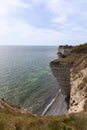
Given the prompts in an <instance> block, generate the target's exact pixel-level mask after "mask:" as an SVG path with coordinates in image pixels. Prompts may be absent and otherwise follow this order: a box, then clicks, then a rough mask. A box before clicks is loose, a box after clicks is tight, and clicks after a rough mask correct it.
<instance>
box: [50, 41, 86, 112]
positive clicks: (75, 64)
mask: <svg viewBox="0 0 87 130" xmlns="http://www.w3.org/2000/svg"><path fill="white" fill-rule="evenodd" d="M58 51H59V52H58V55H59V57H60V58H59V59H57V60H54V61H52V62H51V63H50V66H51V70H52V72H53V75H54V76H55V77H56V79H57V80H58V83H59V85H60V88H61V92H62V94H63V95H66V96H67V98H68V104H69V109H68V111H69V112H70V113H72V112H73V113H74V112H80V111H83V110H86V109H87V43H85V44H82V45H79V46H74V47H72V46H70V47H69V46H65V47H64V46H60V47H59V49H58Z"/></svg>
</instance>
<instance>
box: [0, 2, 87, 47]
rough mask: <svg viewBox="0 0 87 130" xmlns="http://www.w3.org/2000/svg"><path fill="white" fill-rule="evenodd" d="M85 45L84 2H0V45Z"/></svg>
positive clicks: (86, 13) (86, 6) (86, 16)
mask: <svg viewBox="0 0 87 130" xmlns="http://www.w3.org/2000/svg"><path fill="white" fill-rule="evenodd" d="M85 42H87V0H1V1H0V45H40V46H43V45H47V46H58V45H63V44H69V45H76V44H81V43H85Z"/></svg>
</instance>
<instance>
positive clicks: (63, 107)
mask: <svg viewBox="0 0 87 130" xmlns="http://www.w3.org/2000/svg"><path fill="white" fill-rule="evenodd" d="M66 98H67V96H66V95H63V94H62V92H61V89H59V91H58V93H57V95H56V96H55V98H53V100H52V101H51V102H50V103H49V104H48V106H47V107H46V108H45V110H44V111H43V113H42V116H43V115H55V116H57V115H58V116H60V115H64V114H66V113H67V112H68V102H67V101H66Z"/></svg>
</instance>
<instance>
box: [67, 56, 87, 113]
mask: <svg viewBox="0 0 87 130" xmlns="http://www.w3.org/2000/svg"><path fill="white" fill-rule="evenodd" d="M70 74H71V78H70V80H71V92H70V109H69V112H70V113H76V112H80V111H83V110H86V109H87V56H85V57H84V58H82V59H80V60H79V61H77V62H76V63H75V65H74V66H73V67H72V69H71V73H70Z"/></svg>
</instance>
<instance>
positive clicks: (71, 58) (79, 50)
mask: <svg viewBox="0 0 87 130" xmlns="http://www.w3.org/2000/svg"><path fill="white" fill-rule="evenodd" d="M84 56H87V43H85V44H81V45H79V46H74V47H73V48H72V49H71V51H70V53H69V55H68V56H66V57H64V58H62V59H61V61H62V62H67V63H74V62H75V61H77V60H78V59H80V58H83V57H84Z"/></svg>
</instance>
